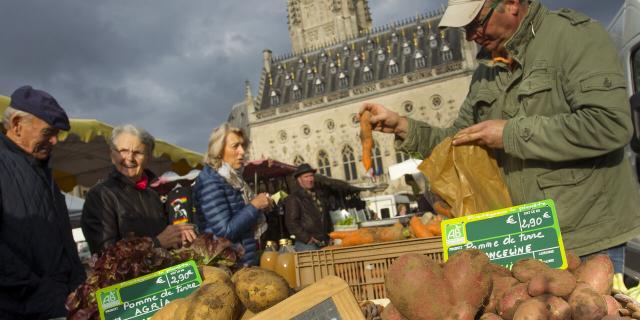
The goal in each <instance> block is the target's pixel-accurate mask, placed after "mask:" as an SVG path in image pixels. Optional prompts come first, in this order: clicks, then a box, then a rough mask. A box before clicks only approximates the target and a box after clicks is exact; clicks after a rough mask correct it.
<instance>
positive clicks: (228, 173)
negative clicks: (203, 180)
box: [218, 161, 267, 239]
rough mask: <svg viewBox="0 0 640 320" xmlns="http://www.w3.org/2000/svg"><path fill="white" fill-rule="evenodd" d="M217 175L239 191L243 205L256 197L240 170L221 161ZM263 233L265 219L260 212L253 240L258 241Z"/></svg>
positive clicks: (265, 229)
mask: <svg viewBox="0 0 640 320" xmlns="http://www.w3.org/2000/svg"><path fill="white" fill-rule="evenodd" d="M218 174H219V175H220V176H222V177H223V178H224V180H225V181H227V183H228V184H230V185H231V187H233V188H234V189H236V190H238V191H240V193H241V194H242V198H243V199H244V203H245V204H249V203H250V202H251V200H253V198H255V196H256V195H255V193H253V190H251V187H250V186H249V185H248V184H247V183H246V182H245V181H244V179H242V169H240V170H235V169H233V168H232V167H231V166H230V165H229V164H228V163H226V162H224V161H223V162H222V165H221V166H220V168H218ZM265 231H267V217H266V216H265V215H264V213H262V212H260V215H259V217H258V221H257V222H256V228H255V235H254V236H255V238H256V239H260V236H261V235H262V234H263V233H264V232H265Z"/></svg>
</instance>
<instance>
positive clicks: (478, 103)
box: [471, 90, 496, 123]
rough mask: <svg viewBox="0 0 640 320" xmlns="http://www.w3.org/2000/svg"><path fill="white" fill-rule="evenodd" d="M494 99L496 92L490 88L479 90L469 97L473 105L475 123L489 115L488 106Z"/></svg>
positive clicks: (489, 106)
mask: <svg viewBox="0 0 640 320" xmlns="http://www.w3.org/2000/svg"><path fill="white" fill-rule="evenodd" d="M495 101H496V93H495V92H491V91H490V90H480V91H478V93H476V94H475V95H474V96H473V97H472V98H471V105H472V106H473V121H474V122H475V123H478V122H481V121H484V120H486V119H487V118H488V117H489V112H490V108H491V106H492V105H493V103H494V102H495Z"/></svg>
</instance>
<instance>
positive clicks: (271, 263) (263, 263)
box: [260, 241, 278, 271]
mask: <svg viewBox="0 0 640 320" xmlns="http://www.w3.org/2000/svg"><path fill="white" fill-rule="evenodd" d="M277 262H278V251H276V244H275V243H273V241H267V245H266V246H265V248H264V251H263V252H262V255H261V256H260V267H261V268H264V269H267V270H271V271H276V263H277Z"/></svg>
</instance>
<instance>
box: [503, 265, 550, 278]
mask: <svg viewBox="0 0 640 320" xmlns="http://www.w3.org/2000/svg"><path fill="white" fill-rule="evenodd" d="M548 270H550V268H549V266H547V264H546V263H544V262H542V261H540V260H537V259H522V260H519V261H518V262H516V263H515V264H514V265H513V268H511V272H512V273H513V277H514V278H516V279H518V281H520V282H528V281H529V280H531V278H533V277H535V276H536V275H540V274H544V273H546V272H547V271H548Z"/></svg>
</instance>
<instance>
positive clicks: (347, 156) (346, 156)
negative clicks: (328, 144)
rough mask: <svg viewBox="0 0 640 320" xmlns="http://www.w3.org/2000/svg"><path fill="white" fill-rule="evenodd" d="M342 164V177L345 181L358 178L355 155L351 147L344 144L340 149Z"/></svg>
mask: <svg viewBox="0 0 640 320" xmlns="http://www.w3.org/2000/svg"><path fill="white" fill-rule="evenodd" d="M342 165H343V166H344V179H345V180H347V181H351V180H356V179H358V171H356V157H354V156H353V148H351V147H350V146H344V148H343V149H342Z"/></svg>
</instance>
